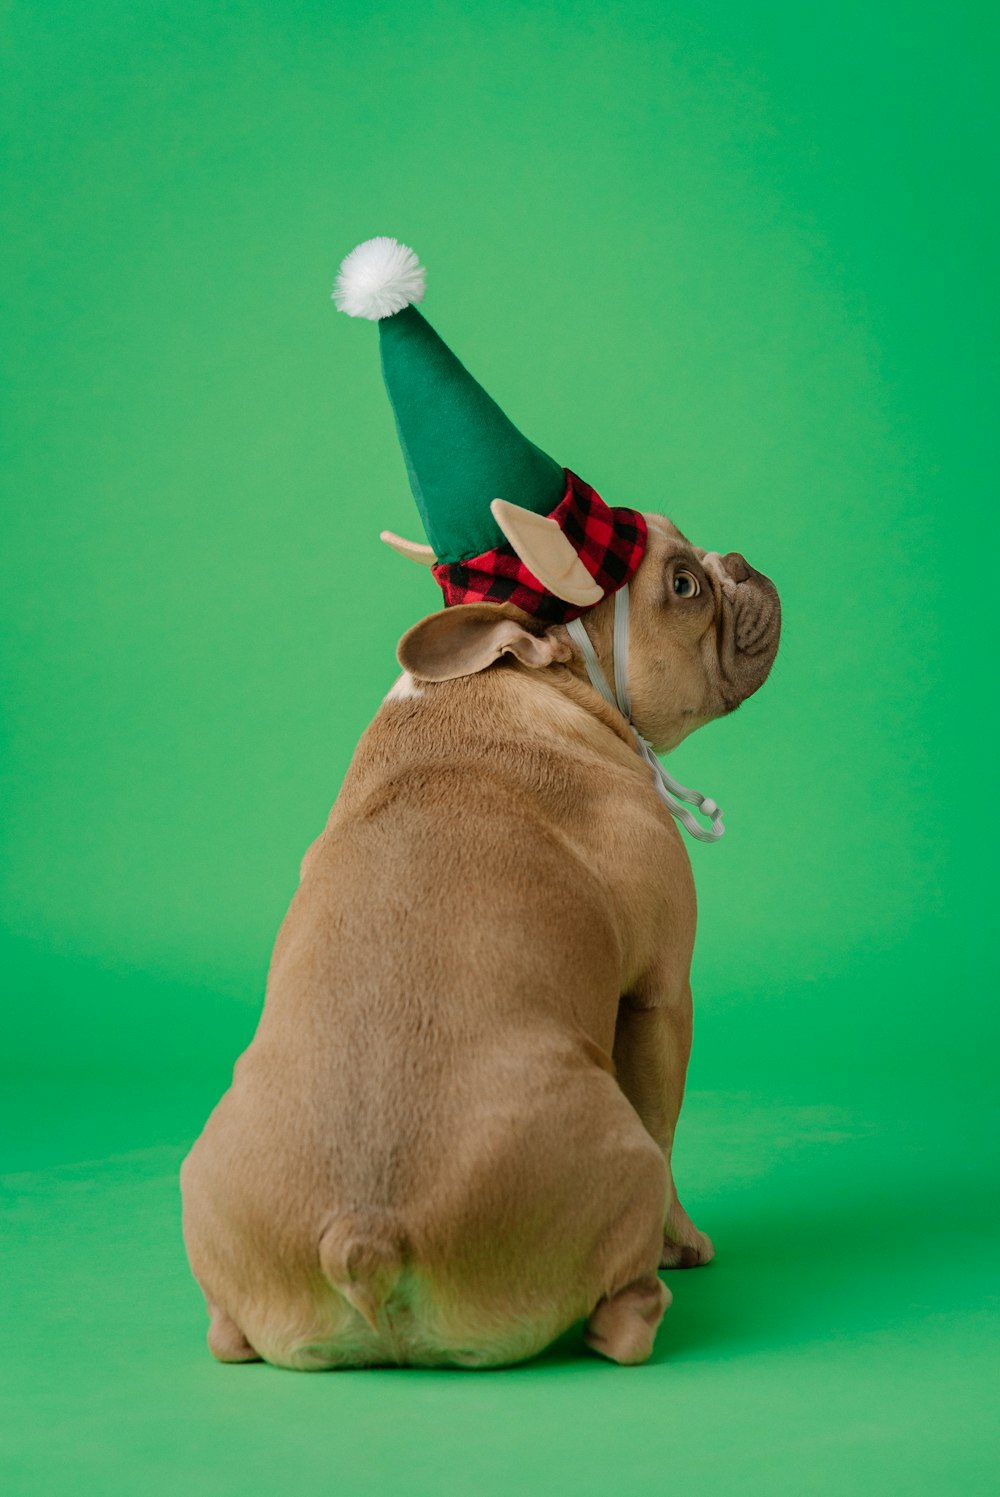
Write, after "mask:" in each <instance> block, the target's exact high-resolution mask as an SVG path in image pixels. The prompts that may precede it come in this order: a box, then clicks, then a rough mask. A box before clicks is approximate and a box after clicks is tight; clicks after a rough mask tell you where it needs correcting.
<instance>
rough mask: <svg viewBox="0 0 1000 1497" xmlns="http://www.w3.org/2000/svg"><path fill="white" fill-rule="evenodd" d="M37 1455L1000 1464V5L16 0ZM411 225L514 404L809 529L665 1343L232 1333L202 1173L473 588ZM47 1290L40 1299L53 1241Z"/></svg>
mask: <svg viewBox="0 0 1000 1497" xmlns="http://www.w3.org/2000/svg"><path fill="white" fill-rule="evenodd" d="M3 15H4V20H3V58H2V64H3V67H2V71H3V76H4V84H3V94H4V101H5V103H4V112H5V152H4V159H3V182H2V184H0V185H2V200H3V212H4V234H3V238H4V245H5V249H4V256H5V263H4V271H3V287H4V303H5V311H4V327H3V348H4V355H5V357H4V365H5V370H4V398H3V412H2V431H3V444H4V466H3V476H4V507H3V547H2V569H3V579H2V582H3V586H2V599H0V608H2V613H3V637H2V649H3V698H4V745H3V813H2V814H3V839H2V877H3V891H2V920H3V927H4V935H3V947H2V968H0V970H2V972H3V974H4V979H5V980H4V984H3V986H4V989H5V993H6V999H5V1004H4V1029H3V1044H2V1062H3V1068H4V1071H5V1073H6V1075H7V1081H6V1083H5V1087H4V1093H3V1099H4V1100H3V1124H4V1160H5V1164H4V1168H5V1169H6V1170H7V1172H8V1173H7V1175H6V1177H5V1179H4V1190H5V1200H6V1203H7V1215H6V1225H5V1226H4V1229H3V1236H4V1242H5V1247H6V1248H7V1249H8V1251H9V1252H10V1254H11V1263H12V1272H10V1273H7V1274H5V1282H6V1284H7V1286H8V1296H9V1298H8V1304H7V1306H6V1308H5V1311H4V1320H5V1330H6V1331H7V1333H8V1334H7V1350H6V1355H5V1356H4V1358H3V1364H2V1366H3V1377H4V1381H5V1384H7V1385H9V1387H8V1395H9V1398H10V1415H9V1422H8V1423H7V1431H8V1432H7V1434H6V1435H5V1436H4V1437H3V1447H2V1450H0V1462H3V1463H4V1468H5V1471H6V1476H5V1480H4V1486H5V1491H7V1492H9V1493H11V1494H18V1497H19V1494H22V1493H24V1494H28V1493H31V1494H34V1493H45V1494H50V1493H63V1492H66V1493H69V1492H73V1493H80V1492H85V1493H90V1492H94V1493H100V1494H105V1497H106V1494H118V1493H122V1494H124V1493H129V1494H131V1493H134V1492H136V1491H143V1492H145V1493H152V1494H159V1493H161V1492H162V1493H164V1494H166V1493H176V1492H184V1493H185V1494H195V1497H199V1494H206V1497H218V1494H228V1493H237V1492H239V1493H241V1494H246V1493H257V1492H261V1493H264V1492H283V1491H289V1490H292V1489H293V1487H294V1488H298V1487H300V1486H302V1485H303V1484H305V1483H309V1484H310V1485H311V1486H312V1487H313V1488H314V1489H316V1488H319V1489H322V1490H327V1489H329V1490H331V1491H343V1492H351V1493H352V1494H353V1493H357V1494H368V1493H372V1494H374V1493H380V1492H384V1491H387V1490H389V1489H390V1488H391V1489H392V1490H395V1491H399V1492H404V1493H414V1494H425V1493H426V1494H462V1497H464V1494H467V1493H471V1492H475V1493H483V1494H494V1493H495V1494H502V1493H503V1494H506V1493H510V1492H511V1491H514V1490H518V1491H524V1492H532V1493H535V1492H537V1493H550V1492H553V1491H567V1492H574V1493H580V1494H584V1497H586V1494H598V1493H601V1494H603V1493H606V1492H612V1491H617V1492H621V1493H625V1494H632V1493H638V1492H640V1491H641V1492H648V1491H660V1490H667V1489H673V1488H675V1487H677V1486H678V1485H679V1484H680V1483H684V1484H687V1485H696V1486H697V1487H698V1488H699V1489H700V1490H701V1491H703V1492H708V1493H728V1492H737V1491H739V1492H740V1493H741V1494H754V1493H767V1494H770V1497H774V1494H785V1493H788V1494H796V1497H798V1494H802V1493H810V1494H836V1497H845V1494H855V1493H857V1494H859V1497H860V1494H865V1497H868V1494H871V1493H874V1492H880V1491H883V1490H884V1491H886V1492H894V1493H907V1494H909V1493H921V1494H922V1493H925V1492H926V1493H930V1492H934V1493H935V1494H941V1493H951V1492H955V1493H958V1492H962V1493H967V1494H968V1493H973V1494H979V1493H984V1494H985V1493H986V1492H988V1491H992V1490H993V1487H992V1485H991V1478H990V1475H989V1471H990V1463H989V1447H988V1418H989V1402H988V1396H987V1395H988V1380H987V1377H986V1367H987V1365H988V1364H987V1357H988V1355H989V1351H990V1339H989V1325H990V1321H989V1318H988V1295H989V1292H990V1291H991V1289H992V1286H993V1274H992V1272H991V1269H992V1266H993V1265H994V1264H995V1243H994V1244H991V1239H990V1237H989V1233H990V1231H991V1228H992V1226H993V1225H994V1221H993V1218H991V1216H990V1211H989V1203H990V1190H989V1184H990V1161H991V1158H992V1157H993V1156H992V1154H991V1150H990V1146H989V1127H990V1120H991V1116H992V1114H991V1111H990V1107H989V1093H988V1090H987V1087H988V1080H989V1075H990V1071H991V1069H992V1067H993V1065H994V1062H995V1055H996V1049H995V1046H996V1033H995V1012H996V992H997V983H996V972H995V965H994V956H995V946H996V933H995V924H996V914H995V888H996V882H995V862H994V860H993V857H992V853H993V842H992V835H993V832H994V831H995V820H994V818H993V802H994V799H995V793H994V790H993V778H994V766H995V759H996V749H995V739H994V737H993V735H992V721H993V717H994V715H995V688H991V686H990V685H989V666H990V665H992V651H990V652H989V653H987V652H986V650H985V648H984V647H985V646H986V645H987V643H988V642H989V641H990V639H991V636H995V620H994V613H995V604H994V599H993V591H994V588H993V582H992V577H993V571H994V568H995V561H996V554H997V552H996V545H997V541H996V535H995V530H994V527H993V511H994V506H995V497H994V495H993V494H990V496H989V498H988V497H987V488H986V482H987V474H988V473H990V474H991V476H992V474H993V472H995V453H994V450H993V448H994V443H993V440H992V432H993V430H994V429H995V426H996V410H995V395H996V383H995V380H994V379H993V377H992V365H991V363H990V361H989V357H988V355H989V351H990V347H991V341H992V340H993V339H995V326H991V318H992V317H993V315H994V312H995V304H994V302H993V300H992V298H991V291H992V283H991V279H990V280H988V278H987V272H988V267H991V266H992V258H991V243H992V235H993V230H994V227H995V224H994V223H993V222H992V221H991V217H992V214H991V209H992V202H993V194H994V193H995V186H996V177H995V174H994V161H993V156H992V147H993V146H994V145H995V140H996V128H995V119H994V117H993V115H992V112H991V105H990V98H991V93H992V89H993V80H994V78H995V67H996V63H995V41H996V37H995V23H994V19H993V17H994V8H993V7H987V6H986V5H977V4H969V3H953V4H949V5H944V4H920V3H917V4H914V3H909V4H903V3H902V0H874V3H873V0H866V3H860V0H844V3H836V4H820V5H816V6H802V5H801V4H794V5H793V4H791V3H787V0H756V3H753V4H746V3H743V0H699V3H697V4H696V3H692V0H649V3H615V0H574V3H573V4H569V3H567V0H563V3H555V0H551V3H541V4H530V5H529V4H517V3H509V4H505V5H502V6H499V5H492V6H488V5H478V4H475V3H474V0H473V3H464V4H463V3H459V0H432V3H429V4H427V5H425V6H420V7H416V6H410V5H403V4H401V3H399V0H382V3H381V4H370V5H364V4H359V3H356V0H337V3H336V4H329V3H325V4H320V3H306V0H285V3H281V0H225V3H221V0H220V3H208V4H206V3H203V0H150V3H139V0H87V3H83V0H45V3H41V0H31V3H28V0H11V3H9V4H7V5H6V6H5V7H4V12H3ZM377 233H387V234H391V235H395V236H398V237H399V238H401V239H403V240H404V241H405V242H406V243H409V244H412V245H413V246H414V247H415V248H416V249H417V251H418V253H419V254H420V256H421V258H422V260H423V262H424V263H425V265H426V266H427V267H428V271H429V290H428V296H427V300H426V303H425V309H426V311H427V313H428V316H429V317H430V318H431V320H432V321H433V322H434V324H435V326H436V327H437V328H438V330H439V331H440V332H441V333H442V335H443V336H444V337H445V338H446V339H447V340H448V341H449V342H450V343H451V344H452V346H453V347H454V348H455V350H456V352H457V353H458V354H459V356H460V357H462V358H463V359H464V360H466V361H467V362H468V363H469V365H470V367H471V368H472V370H473V372H474V373H475V374H476V375H477V377H479V378H480V379H481V380H482V381H483V382H484V384H485V385H486V387H487V389H489V390H490V392H491V393H492V394H494V395H495V396H496V397H497V399H499V400H500V401H501V403H502V404H503V405H504V407H505V409H506V410H507V411H508V412H509V413H510V415H511V416H512V418H513V419H514V420H515V421H516V422H517V423H518V424H520V425H521V426H522V428H523V429H524V430H526V431H527V432H528V433H529V434H530V435H531V436H532V437H533V438H534V439H535V440H537V441H538V442H540V443H541V444H542V445H543V446H544V447H545V448H546V450H548V451H550V452H552V453H553V454H554V455H555V456H556V457H557V458H558V459H559V460H560V461H562V462H565V463H567V464H570V465H571V466H572V467H574V468H575V469H576V470H577V471H578V472H580V473H581V474H583V475H584V476H585V477H586V478H587V479H588V480H589V481H590V482H592V483H594V484H595V485H596V486H597V487H598V489H599V490H600V491H601V492H602V494H603V495H604V497H605V498H606V499H607V500H608V501H609V502H611V503H623V504H632V505H638V506H641V507H647V508H660V509H662V510H663V511H664V512H665V513H667V514H669V515H671V516H672V517H673V518H674V519H675V520H676V521H677V523H678V524H679V525H680V526H681V527H682V528H683V529H685V530H686V531H687V532H688V533H689V534H690V535H691V536H692V538H693V539H694V540H696V541H697V542H699V543H701V544H704V545H706V546H710V547H713V548H716V549H720V550H723V551H725V550H728V549H739V550H742V551H744V552H745V553H746V555H747V556H748V558H749V559H750V560H751V561H752V562H753V564H754V565H756V566H758V567H760V568H761V569H763V570H765V571H766V572H768V573H769V574H770V575H771V576H773V577H774V578H775V580H776V581H777V583H778V586H779V588H780V590H781V593H782V598H783V602H784V608H785V633H784V640H783V644H782V649H781V654H780V656H779V659H778V663H777V666H776V668H775V671H774V673H773V676H772V679H771V681H770V682H769V683H768V685H767V686H766V688H765V689H764V691H763V692H762V693H761V694H760V695H759V696H758V697H756V698H754V700H753V701H752V702H751V703H749V704H748V705H747V706H746V707H745V708H744V709H743V710H742V711H741V712H740V713H738V714H737V715H736V717H734V718H732V719H730V720H728V721H726V722H724V723H720V724H716V725H713V726H711V727H710V728H708V729H706V730H705V731H703V732H702V733H700V734H698V735H696V736H695V737H694V738H693V739H691V740H689V741H688V742H687V743H686V744H685V745H683V747H682V748H681V749H680V750H679V751H678V753H677V754H676V755H675V756H674V757H673V759H672V761H671V767H672V768H673V770H674V772H675V773H677V774H678V775H679V776H680V777H681V778H683V779H684V780H686V781H687V782H688V783H695V784H697V785H698V786H699V787H701V788H702V789H703V790H705V791H706V793H710V794H711V795H713V796H714V797H715V798H716V799H718V801H719V802H720V804H722V805H723V806H724V807H725V809H726V813H727V818H726V819H727V825H728V828H729V831H728V835H727V837H726V839H725V841H724V842H723V843H722V844H721V846H719V847H709V848H705V847H701V846H695V847H693V848H692V859H693V862H694V865H695V872H696V878H697V882H698V887H699V894H700V901H701V926H700V935H699V945H698V952H697V961H696V979H697V996H696V1001H697V1005H698V1033H697V1039H696V1054H695V1060H694V1063H693V1067H692V1076H691V1088H692V1090H691V1093H690V1096H689V1100H688V1103H687V1107H686V1113H685V1118H684V1121H683V1123H682V1130H683V1131H682V1138H681V1140H680V1146H679V1155H680V1157H679V1161H678V1170H679V1178H680V1182H681V1188H682V1192H683V1193H684V1194H685V1197H686V1200H687V1204H688V1205H689V1208H690V1209H691V1211H692V1214H693V1215H695V1217H696V1219H698V1221H699V1223H700V1225H702V1226H703V1227H704V1228H705V1229H706V1230H708V1231H709V1232H711V1233H712V1235H713V1237H714V1238H715V1240H716V1244H717V1247H718V1250H719V1256H718V1259H717V1261H716V1263H715V1264H714V1265H713V1266H712V1267H711V1268H710V1269H709V1270H707V1271H705V1272H703V1273H698V1274H688V1275H682V1274H671V1275H669V1276H668V1277H669V1279H670V1282H671V1285H672V1288H673V1290H674V1295H675V1306H674V1308H673V1309H672V1310H671V1311H670V1312H669V1313H668V1316H667V1318H666V1320H665V1322H664V1326H663V1330H662V1332H661V1334H660V1338H659V1341H658V1344H657V1351H656V1355H655V1358H654V1361H653V1362H652V1363H651V1364H649V1365H648V1366H647V1367H646V1368H644V1369H641V1370H622V1369H617V1368H614V1367H611V1366H608V1365H604V1364H601V1363H598V1362H597V1361H595V1360H593V1359H589V1358H586V1357H584V1356H582V1355H581V1352H580V1346H579V1341H578V1339H574V1338H573V1337H572V1336H571V1337H569V1338H567V1341H566V1343H565V1344H563V1345H561V1346H560V1347H557V1348H556V1349H555V1351H554V1352H552V1353H551V1354H550V1355H549V1356H548V1357H547V1358H545V1359H543V1360H542V1361H541V1362H539V1363H537V1364H534V1365H532V1366H528V1367H525V1368H522V1369H518V1370H515V1371H511V1372H507V1373H489V1374H448V1373H443V1374H428V1373H420V1372H374V1373H371V1372H370V1373H346V1374H336V1375H330V1376H325V1377H317V1378H308V1377H305V1376H300V1375H294V1374H288V1373H282V1372H278V1371H276V1370H274V1369H270V1368H266V1367H249V1368H223V1367H217V1366H216V1365H215V1364H214V1363H213V1362H212V1361H211V1360H210V1358H209V1356H208V1353H207V1351H206V1350H205V1349H204V1343H203V1335H204V1320H203V1315H202V1309H201V1305H200V1302H199V1298H198V1295H197V1293H196V1291H195V1288H194V1286H193V1284H192V1283H191V1282H190V1281H189V1279H188V1276H187V1270H186V1265H185V1263H184V1259H183V1253H182V1248H181V1242H180V1236H179V1225H178V1201H177V1193H176V1185H175V1179H176V1168H177V1164H178V1162H179V1160H180V1158H181V1156H182V1154H183V1152H184V1150H185V1148H186V1146H187V1145H188V1144H189V1142H190V1140H191V1139H192V1138H193V1137H194V1135H195V1134H196V1133H197V1132H198V1130H199V1129H200V1126H201V1123H202V1121H203V1119H204V1116H205V1114H206V1112H207V1110H208V1108H209V1106H210V1105H211V1104H212V1103H213V1102H214V1100H215V1099H216V1097H217V1096H218V1095H219V1094H220V1092H221V1091H222V1090H223V1088H224V1086H225V1085H226V1083H227V1079H228V1074H229V1069H230V1067H231V1064H232V1061H233V1059H234V1058H235V1056H236V1054H237V1053H238V1052H239V1050H240V1049H241V1048H242V1047H243V1046H244V1045H245V1043H246V1042H247V1040H248V1039H249V1037H250V1035H251V1033H252V1031H253V1027H254V1023H255V1019H256V1014H257V1012H258V1009H259V1005H260V1001H261V995H262V988H263V979H264V974H265V970H266V965H267V961H268V956H269V952H270V946H271V943H272V941H273V938H274V934H275V931H276V929H277V926H278V924H279V921H280V919H281V917H282V915H283V913H284V909H285V907H286V905H287V902H288V900H289V898H290V895H291V893H292V890H293V888H294V885H295V881H296V877H297V868H298V860H299V857H300V855H301V853H302V851H303V850H304V848H305V846H306V845H307V843H308V842H309V841H310V840H311V838H312V837H313V836H314V835H315V834H316V832H317V831H318V830H319V828H320V827H321V825H322V823H323V821H324V819H325V817H326V814H327V811H328V807H329V805H330V803H331V802H332V800H333V798H334V796H335V794H336V791H337V787H338V784H339V781H340V778H341V776H342V774H343V772H344V769H345V767H346V765H347V763H348V760H349V758H350V755H351V751H352V747H353V745H354V743H355V741H356V739H357V737H358V735H359V733H360V732H361V730H362V728H363V727H364V725H365V724H366V723H367V722H368V720H369V719H370V718H371V716H372V714H373V713H374V711H375V709H376V707H377V705H378V703H379V701H380V698H381V696H382V695H383V694H384V692H385V691H386V690H387V688H388V687H389V685H390V684H391V682H392V680H393V679H394V674H395V663H394V655H393V651H394V646H395V642H396V640H397V638H398V637H399V635H400V634H401V633H402V632H403V630H404V629H405V628H406V627H407V626H408V625H409V624H411V623H412V622H413V621H414V620H415V619H416V618H417V617H419V616H420V615H421V613H423V612H427V611H430V610H431V609H432V608H434V607H436V606H438V594H437V591H436V589H435V588H434V587H433V584H432V583H431V582H430V580H429V579H428V577H427V575H426V574H425V573H423V572H422V571H421V570H419V569H417V568H411V567H409V566H407V564H406V563H404V562H403V561H401V560H400V559H398V558H397V557H395V556H394V555H393V554H391V553H390V552H388V551H387V550H385V548H383V547H381V546H380V545H379V543H378V540H377V535H378V531H379V530H380V529H381V528H382V527H383V526H387V527H389V528H391V529H394V530H397V531H399V532H401V533H403V534H405V535H411V536H414V537H415V538H418V539H419V538H420V535H419V527H418V525H417V521H416V514H415V510H414V508H413V506H412V502H411V500H410V497H409V493H408V488H407V483H406V478H405V473H404V469H403V463H402V459H401V456H400V454H399V451H398V447H397V445H396V441H395V436H394V432H393V427H392V419H391V415H390V411H389V406H388V402H387V400H386V398H385V394H384V391H383V389H382V387H381V381H380V378H379V374H378V356H377V347H376V344H377V339H376V337H375V334H374V331H373V329H371V328H370V327H367V326H363V325H360V324H358V323H351V322H349V321H348V320H347V319H346V318H343V317H339V316H337V315H336V314H335V312H334V309H333V306H332V303H331V302H330V300H329V292H330V289H331V286H332V281H333V277H334V274H335V271H336V267H337V264H338V262H339V260H340V258H341V256H342V255H343V254H344V253H346V251H347V250H348V249H350V248H351V247H352V246H353V245H354V244H355V243H356V242H357V241H359V240H360V239H363V238H367V237H369V236H370V235H372V234H377ZM11 1285H13V1286H14V1287H13V1289H11V1287H10V1286H11Z"/></svg>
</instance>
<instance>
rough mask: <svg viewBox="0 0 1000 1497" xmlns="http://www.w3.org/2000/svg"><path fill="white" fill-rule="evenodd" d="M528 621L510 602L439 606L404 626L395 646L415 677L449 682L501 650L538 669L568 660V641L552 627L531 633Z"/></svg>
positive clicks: (480, 666) (468, 673) (471, 673)
mask: <svg viewBox="0 0 1000 1497" xmlns="http://www.w3.org/2000/svg"><path fill="white" fill-rule="evenodd" d="M532 622H533V621H532V620H531V619H530V618H529V615H527V614H522V613H521V611H520V609H513V608H511V606H510V605H509V604H496V603H461V604H458V605H457V606H456V607H454V608H442V610H441V612H440V613H432V614H430V615H429V616H428V617H427V618H425V619H421V620H420V623H419V624H414V626H413V628H412V629H408V630H407V631H406V633H405V634H404V635H403V637H402V639H401V640H400V641H399V644H398V646H397V647H396V658H397V659H398V660H399V663H400V665H401V666H402V667H403V669H404V670H405V671H409V672H410V675H411V676H414V677H415V678H416V679H417V680H418V681H454V680H456V679H457V678H458V677H459V676H474V675H475V674H476V672H477V671H482V670H485V669H486V667H487V666H489V665H492V664H493V663H494V661H496V660H499V658H500V656H501V655H514V656H515V657H516V658H517V659H518V660H520V662H521V664H522V665H529V666H531V667H532V669H533V670H542V669H544V667H545V666H547V665H554V664H556V663H558V662H562V661H565V660H569V659H570V658H571V657H572V653H573V652H572V649H571V647H570V644H569V641H568V640H566V639H560V638H557V637H556V635H555V633H554V631H553V630H552V629H548V630H545V629H540V630H539V632H538V633H537V634H536V633H533V632H532V631H531V628H530V627H527V626H528V625H529V624H531V623H532Z"/></svg>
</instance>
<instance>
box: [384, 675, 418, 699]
mask: <svg viewBox="0 0 1000 1497" xmlns="http://www.w3.org/2000/svg"><path fill="white" fill-rule="evenodd" d="M423 694H424V692H423V688H422V687H420V686H418V685H417V683H416V681H414V679H413V677H412V676H411V675H410V673H409V671H404V672H403V674H402V675H401V676H400V678H399V680H398V681H397V682H396V684H395V686H393V687H392V689H391V691H387V692H386V694H385V697H384V698H383V700H384V701H386V702H410V701H412V700H413V699H414V697H422V696H423Z"/></svg>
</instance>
